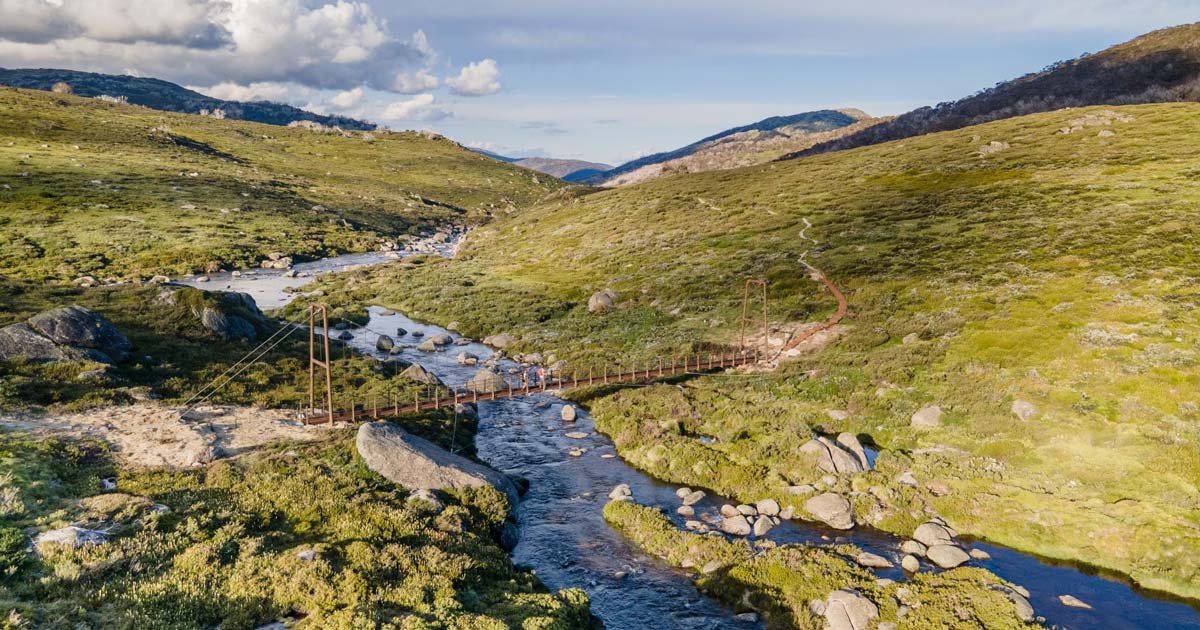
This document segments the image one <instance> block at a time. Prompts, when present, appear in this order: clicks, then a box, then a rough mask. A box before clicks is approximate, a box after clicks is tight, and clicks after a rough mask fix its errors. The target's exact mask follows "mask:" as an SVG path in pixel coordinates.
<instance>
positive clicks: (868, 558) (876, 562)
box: [854, 551, 894, 569]
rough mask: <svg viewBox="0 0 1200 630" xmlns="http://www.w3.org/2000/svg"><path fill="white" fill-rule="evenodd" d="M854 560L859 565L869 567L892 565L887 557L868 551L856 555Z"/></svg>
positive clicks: (880, 567)
mask: <svg viewBox="0 0 1200 630" xmlns="http://www.w3.org/2000/svg"><path fill="white" fill-rule="evenodd" d="M854 561H855V562H857V563H858V564H859V566H864V567H867V568H869V569H890V568H892V566H894V565H893V564H892V562H891V561H890V560H888V559H887V558H884V557H883V556H881V555H878V554H874V553H871V552H869V551H864V552H862V553H860V554H858V557H856V558H855V559H854Z"/></svg>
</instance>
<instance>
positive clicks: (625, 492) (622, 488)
mask: <svg viewBox="0 0 1200 630" xmlns="http://www.w3.org/2000/svg"><path fill="white" fill-rule="evenodd" d="M608 498H610V499H612V500H613V501H630V500H632V499H633V491H632V490H630V489H629V484H627V483H623V484H619V485H618V486H617V487H615V488H613V489H612V492H609V493H608Z"/></svg>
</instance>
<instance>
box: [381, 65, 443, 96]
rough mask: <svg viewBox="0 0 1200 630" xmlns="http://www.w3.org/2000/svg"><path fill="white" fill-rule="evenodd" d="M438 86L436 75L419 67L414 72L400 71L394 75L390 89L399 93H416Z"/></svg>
mask: <svg viewBox="0 0 1200 630" xmlns="http://www.w3.org/2000/svg"><path fill="white" fill-rule="evenodd" d="M437 86H438V79H437V77H435V76H433V75H432V74H429V71H428V70H425V69H421V70H417V71H416V72H414V73H411V74H410V73H407V72H401V73H398V74H397V75H396V78H395V79H394V80H393V81H392V91H393V92H399V93H400V94H417V93H418V92H424V91H426V90H432V89H433V88H435V87H437Z"/></svg>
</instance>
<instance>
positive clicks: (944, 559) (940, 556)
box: [925, 545, 971, 569]
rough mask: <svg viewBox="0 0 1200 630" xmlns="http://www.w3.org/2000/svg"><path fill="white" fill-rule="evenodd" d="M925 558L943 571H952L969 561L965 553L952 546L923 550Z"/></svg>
mask: <svg viewBox="0 0 1200 630" xmlns="http://www.w3.org/2000/svg"><path fill="white" fill-rule="evenodd" d="M925 557H926V558H928V559H929V561H930V562H932V563H934V564H936V565H938V566H939V567H941V568H943V569H953V568H954V567H956V566H958V565H960V564H962V563H964V562H966V561H968V560H970V559H971V556H968V555H967V552H965V551H963V550H962V549H959V548H958V547H955V546H954V545H933V546H932V547H930V548H929V549H927V550H925Z"/></svg>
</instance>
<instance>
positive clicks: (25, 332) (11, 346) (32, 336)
mask: <svg viewBox="0 0 1200 630" xmlns="http://www.w3.org/2000/svg"><path fill="white" fill-rule="evenodd" d="M18 357H25V358H26V359H28V360H30V361H66V360H70V359H71V358H72V357H71V356H70V354H69V353H68V352H66V351H64V350H63V349H62V348H59V347H58V345H56V344H55V343H54V342H53V341H51V340H50V339H48V338H46V337H44V336H42V335H41V334H39V333H38V332H37V331H36V330H34V329H33V328H32V327H30V326H29V324H26V323H25V322H21V323H18V324H13V325H11V326H5V327H4V328H0V360H4V361H12V360H13V359H16V358H18Z"/></svg>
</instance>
